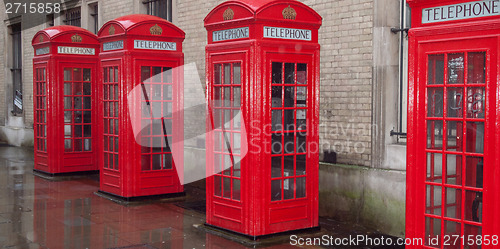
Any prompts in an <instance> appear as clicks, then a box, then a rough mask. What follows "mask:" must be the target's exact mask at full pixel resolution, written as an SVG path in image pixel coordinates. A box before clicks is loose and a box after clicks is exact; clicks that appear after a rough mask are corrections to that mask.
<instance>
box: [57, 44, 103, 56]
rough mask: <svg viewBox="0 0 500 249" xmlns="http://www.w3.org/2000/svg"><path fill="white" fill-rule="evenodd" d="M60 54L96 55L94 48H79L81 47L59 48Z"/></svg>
mask: <svg viewBox="0 0 500 249" xmlns="http://www.w3.org/2000/svg"><path fill="white" fill-rule="evenodd" d="M57 53H58V54H82V55H95V49H94V48H79V47H63V46H59V47H57Z"/></svg>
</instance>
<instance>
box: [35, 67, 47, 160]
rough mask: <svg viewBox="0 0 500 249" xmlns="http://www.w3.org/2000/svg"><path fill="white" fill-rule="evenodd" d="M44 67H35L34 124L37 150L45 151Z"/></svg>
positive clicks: (45, 94) (45, 93) (45, 96)
mask: <svg viewBox="0 0 500 249" xmlns="http://www.w3.org/2000/svg"><path fill="white" fill-rule="evenodd" d="M45 72H46V69H45V68H36V69H35V91H34V95H35V101H36V106H35V122H34V123H35V124H34V127H35V129H36V133H35V134H36V135H35V136H36V142H37V148H36V149H37V151H38V152H46V151H47V109H46V108H47V103H46V101H47V89H46V75H45Z"/></svg>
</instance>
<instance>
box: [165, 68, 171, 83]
mask: <svg viewBox="0 0 500 249" xmlns="http://www.w3.org/2000/svg"><path fill="white" fill-rule="evenodd" d="M163 82H164V83H172V68H171V67H164V68H163Z"/></svg>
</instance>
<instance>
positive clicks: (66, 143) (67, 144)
mask: <svg viewBox="0 0 500 249" xmlns="http://www.w3.org/2000/svg"><path fill="white" fill-rule="evenodd" d="M72 141H73V140H71V139H64V151H66V152H68V151H73V148H72Z"/></svg>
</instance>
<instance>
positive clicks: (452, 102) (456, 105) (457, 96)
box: [446, 87, 464, 118]
mask: <svg viewBox="0 0 500 249" xmlns="http://www.w3.org/2000/svg"><path fill="white" fill-rule="evenodd" d="M463 97H464V88H463V87H449V88H448V90H447V97H446V98H447V101H446V105H447V106H448V110H447V114H446V116H448V117H452V118H458V117H463V105H464V102H463Z"/></svg>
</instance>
